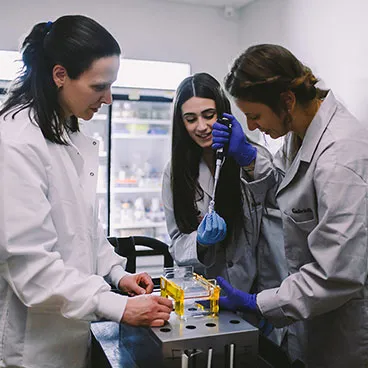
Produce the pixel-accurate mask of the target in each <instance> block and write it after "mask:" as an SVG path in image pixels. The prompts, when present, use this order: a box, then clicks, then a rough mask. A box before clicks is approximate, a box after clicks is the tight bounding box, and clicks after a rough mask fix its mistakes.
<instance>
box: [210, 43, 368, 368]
mask: <svg viewBox="0 0 368 368" xmlns="http://www.w3.org/2000/svg"><path fill="white" fill-rule="evenodd" d="M316 83H317V79H316V77H315V76H314V75H313V73H312V71H311V70H310V69H309V68H307V67H306V66H304V65H303V64H302V63H301V62H300V61H299V60H298V59H297V58H296V57H295V56H294V55H293V54H292V53H291V52H290V51H288V50H287V49H285V48H283V47H281V46H277V45H257V46H253V47H250V48H249V49H247V50H246V51H245V52H244V53H243V54H242V55H240V56H239V57H238V58H237V59H236V60H235V62H234V64H233V66H232V68H231V71H230V73H229V74H228V75H227V77H226V79H225V86H226V89H227V90H228V92H229V93H230V94H231V95H232V96H233V97H234V99H235V103H236V104H237V106H238V107H239V109H240V110H241V111H242V112H243V113H244V114H245V115H246V117H247V122H248V127H249V129H250V130H254V129H259V130H260V131H262V132H264V134H268V135H270V136H271V137H272V138H277V137H281V136H285V143H284V146H283V147H282V148H281V149H280V151H279V152H278V153H277V155H276V157H275V159H274V161H273V163H272V162H266V161H265V160H263V159H262V157H260V156H258V155H257V157H256V158H255V160H254V161H253V162H252V163H250V165H249V167H250V168H252V169H254V176H253V178H254V179H255V180H257V181H258V182H259V183H262V182H263V180H265V179H267V180H268V182H269V184H268V185H266V186H265V187H264V189H265V191H267V200H268V201H270V202H272V203H276V202H277V205H278V206H279V208H280V210H281V215H282V223H283V231H284V238H285V254H286V258H287V261H288V266H289V273H290V275H289V276H288V277H287V278H286V279H285V280H284V281H283V282H282V284H281V285H280V287H276V288H272V289H269V290H264V291H261V292H260V293H258V294H247V293H245V292H243V291H241V290H237V289H236V288H233V287H232V286H230V285H229V284H228V283H227V282H226V281H223V280H222V279H220V280H219V281H220V284H221V285H222V287H223V288H224V289H225V291H227V293H228V295H227V297H225V299H224V300H223V302H225V305H226V306H227V307H231V309H233V310H236V309H247V310H250V311H254V312H255V313H260V314H261V315H263V316H264V317H265V318H267V319H268V320H269V321H270V322H271V323H272V324H273V325H275V326H278V327H282V326H287V325H290V324H294V323H295V322H296V321H302V322H300V323H301V324H302V325H303V326H304V328H305V348H304V355H305V357H304V359H305V362H306V364H307V366H308V367H313V368H317V367H323V368H327V367H331V368H332V367H334V368H337V367H344V368H345V367H366V366H367V365H368V307H367V306H368V297H367V295H368V283H367V273H368V268H367V263H368V247H367V228H368V223H367V208H368V196H367V193H368V187H367V181H368V151H367V145H368V131H367V128H366V126H364V125H363V124H361V123H360V122H359V121H358V120H356V119H355V118H354V117H353V116H352V115H351V114H350V113H349V111H348V110H347V109H346V108H345V107H344V106H343V105H341V104H340V103H339V102H338V101H337V100H336V99H335V97H334V95H333V93H332V92H331V91H323V90H320V89H319V88H317V87H316V86H315V85H316ZM232 123H233V125H236V126H238V127H240V124H239V123H238V122H237V121H236V120H235V119H233V120H232ZM213 129H214V130H213V135H214V142H215V146H216V147H221V146H222V145H223V144H229V146H230V147H231V146H236V151H237V153H236V154H237V155H239V154H244V152H247V150H248V145H247V144H246V142H245V138H244V135H243V136H241V135H236V134H233V133H234V130H233V132H232V133H230V132H229V131H227V129H226V127H225V128H224V127H223V126H221V125H219V124H217V125H214V127H213ZM239 142H241V144H239ZM247 143H248V142H247ZM270 178H271V179H270ZM244 184H245V185H247V183H246V182H245V181H244Z"/></svg>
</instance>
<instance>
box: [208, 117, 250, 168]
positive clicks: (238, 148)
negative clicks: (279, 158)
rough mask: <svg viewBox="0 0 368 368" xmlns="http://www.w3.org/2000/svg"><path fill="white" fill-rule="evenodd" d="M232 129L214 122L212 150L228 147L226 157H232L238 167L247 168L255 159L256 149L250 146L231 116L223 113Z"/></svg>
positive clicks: (240, 127) (237, 123)
mask: <svg viewBox="0 0 368 368" xmlns="http://www.w3.org/2000/svg"><path fill="white" fill-rule="evenodd" d="M223 116H224V117H225V118H227V119H229V121H230V123H231V125H232V127H231V133H230V128H229V127H227V126H226V125H224V124H221V123H218V122H216V123H215V124H213V126H212V137H213V139H212V148H213V149H215V150H217V149H219V148H223V147H224V146H225V145H228V147H229V148H228V155H229V156H231V157H233V158H234V159H235V161H236V162H237V163H238V165H239V166H249V165H250V164H251V163H252V162H253V161H254V160H255V158H256V157H257V149H256V148H255V147H254V146H252V145H251V144H250V143H249V142H248V141H247V138H246V136H245V134H244V131H243V128H242V126H241V125H240V123H239V122H238V120H236V118H235V117H234V116H233V115H230V114H226V113H224V114H223Z"/></svg>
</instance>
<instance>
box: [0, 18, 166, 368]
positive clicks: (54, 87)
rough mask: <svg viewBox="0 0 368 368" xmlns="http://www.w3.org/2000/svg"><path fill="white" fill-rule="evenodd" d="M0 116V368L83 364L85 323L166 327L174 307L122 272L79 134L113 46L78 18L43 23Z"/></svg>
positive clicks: (93, 160) (114, 61) (94, 153)
mask: <svg viewBox="0 0 368 368" xmlns="http://www.w3.org/2000/svg"><path fill="white" fill-rule="evenodd" d="M22 56H23V62H24V68H23V71H22V72H21V74H20V75H19V76H18V78H17V79H16V80H15V81H14V83H13V85H12V87H11V88H10V91H9V93H8V96H7V99H6V101H5V103H4V104H3V106H2V108H1V110H0V182H1V187H0V203H1V206H2V207H1V210H0V321H1V323H0V341H1V342H0V367H46V366H47V367H50V368H51V367H52V368H65V367H70V368H72V367H75V368H81V367H85V366H86V365H87V364H88V350H89V344H90V328H89V326H90V321H92V320H97V319H99V318H101V317H102V318H107V319H111V320H113V321H117V322H124V323H128V324H132V325H162V324H163V323H164V321H165V320H167V319H168V318H169V315H170V311H171V309H172V305H171V302H170V301H169V300H167V299H166V298H161V297H158V296H153V295H140V296H135V297H132V298H128V297H126V296H122V295H120V294H115V293H113V292H111V288H110V286H109V283H108V282H110V283H113V284H115V285H116V286H117V287H118V288H119V289H120V290H122V291H125V292H128V293H129V294H131V295H138V294H146V293H150V292H152V289H153V283H152V280H151V278H150V277H149V276H148V275H147V274H145V273H141V274H128V273H126V272H125V271H124V267H125V263H126V259H125V258H122V257H119V256H118V255H117V254H116V253H115V252H114V249H113V247H112V246H111V245H110V244H109V243H108V241H107V239H106V237H105V236H104V232H103V229H102V226H101V224H100V223H99V221H98V218H97V213H98V211H97V208H96V192H95V191H96V174H97V167H98V142H96V141H95V140H93V139H91V138H88V137H86V136H85V135H83V134H82V133H81V132H80V131H79V125H78V118H83V119H85V120H89V119H91V118H92V116H93V114H94V113H95V112H97V111H98V109H99V108H100V106H101V105H102V104H110V103H111V98H112V97H111V85H112V83H113V82H114V81H115V79H116V77H117V73H118V69H119V60H120V47H119V45H118V43H117V42H116V40H115V39H114V38H113V36H112V35H111V34H110V33H109V32H108V31H107V30H106V29H105V28H103V27H102V26H101V25H100V24H98V23H97V22H95V21H94V20H92V19H90V18H87V17H84V16H64V17H61V18H59V19H57V20H56V21H55V22H54V23H52V22H48V23H39V24H37V25H35V26H34V27H33V29H32V31H31V33H30V34H29V35H28V36H27V37H26V38H25V40H24V42H23V45H22Z"/></svg>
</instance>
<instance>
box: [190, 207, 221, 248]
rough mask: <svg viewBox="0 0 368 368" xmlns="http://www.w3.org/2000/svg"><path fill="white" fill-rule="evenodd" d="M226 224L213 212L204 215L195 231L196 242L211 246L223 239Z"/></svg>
mask: <svg viewBox="0 0 368 368" xmlns="http://www.w3.org/2000/svg"><path fill="white" fill-rule="evenodd" d="M225 236H226V222H225V220H224V219H223V218H222V217H221V216H220V215H218V214H217V213H216V211H213V212H211V213H206V215H205V216H204V217H203V220H202V221H201V223H200V224H199V226H198V229H197V241H198V242H199V243H200V244H203V245H212V244H215V243H217V242H220V241H222V240H224V239H225Z"/></svg>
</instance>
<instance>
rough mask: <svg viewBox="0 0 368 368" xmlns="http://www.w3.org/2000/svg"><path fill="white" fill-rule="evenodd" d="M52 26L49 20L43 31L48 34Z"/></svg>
mask: <svg viewBox="0 0 368 368" xmlns="http://www.w3.org/2000/svg"><path fill="white" fill-rule="evenodd" d="M52 24H53V23H52V22H51V20H49V21H48V22H47V23H46V27H45V29H46V31H47V33H49V32H50V31H51V27H52Z"/></svg>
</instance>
